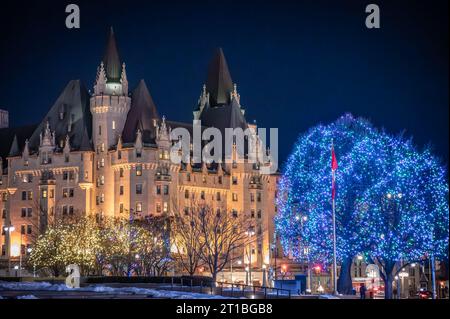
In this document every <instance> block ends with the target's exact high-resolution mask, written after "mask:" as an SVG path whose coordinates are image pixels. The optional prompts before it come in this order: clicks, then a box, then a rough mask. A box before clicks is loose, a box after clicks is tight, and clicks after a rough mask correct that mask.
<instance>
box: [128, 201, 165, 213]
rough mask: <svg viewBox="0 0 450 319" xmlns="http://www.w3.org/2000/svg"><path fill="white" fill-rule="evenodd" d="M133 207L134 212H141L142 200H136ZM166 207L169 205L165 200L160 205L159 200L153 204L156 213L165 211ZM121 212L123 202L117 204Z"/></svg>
mask: <svg viewBox="0 0 450 319" xmlns="http://www.w3.org/2000/svg"><path fill="white" fill-rule="evenodd" d="M135 209H136V213H142V210H143V204H142V202H136V205H135ZM168 209H169V205H168V203H167V202H164V203H162V205H161V203H160V202H157V203H156V204H155V210H156V212H157V213H161V212H164V213H167V211H168ZM123 212H125V207H124V204H123V203H120V204H119V213H121V214H122V213H123Z"/></svg>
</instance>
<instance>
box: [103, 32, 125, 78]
mask: <svg viewBox="0 0 450 319" xmlns="http://www.w3.org/2000/svg"><path fill="white" fill-rule="evenodd" d="M103 64H104V67H105V71H106V79H107V82H115V83H118V82H120V75H121V72H122V63H121V62H120V56H119V50H118V49H117V44H116V37H115V35H114V30H113V28H112V27H111V29H110V32H109V35H108V41H107V44H106V49H105V55H104V56H103Z"/></svg>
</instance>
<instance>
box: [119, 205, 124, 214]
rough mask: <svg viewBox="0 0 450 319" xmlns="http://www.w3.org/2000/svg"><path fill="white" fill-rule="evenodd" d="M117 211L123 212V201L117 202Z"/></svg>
mask: <svg viewBox="0 0 450 319" xmlns="http://www.w3.org/2000/svg"><path fill="white" fill-rule="evenodd" d="M119 213H121V214H122V213H123V203H120V204H119Z"/></svg>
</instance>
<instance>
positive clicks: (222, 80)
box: [205, 48, 233, 107]
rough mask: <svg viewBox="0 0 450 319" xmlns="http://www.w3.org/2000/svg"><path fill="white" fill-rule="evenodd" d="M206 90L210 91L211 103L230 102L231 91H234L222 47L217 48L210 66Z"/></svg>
mask: <svg viewBox="0 0 450 319" xmlns="http://www.w3.org/2000/svg"><path fill="white" fill-rule="evenodd" d="M205 84H206V90H207V91H208V93H209V97H210V105H211V106H213V107H214V106H217V105H222V104H227V103H229V102H230V93H231V92H232V91H233V81H232V80H231V75H230V71H229V70H228V64H227V61H226V59H225V56H224V54H223V50H222V48H219V49H217V50H216V52H215V54H214V57H213V59H212V60H211V62H210V64H209V68H208V76H207V80H206V83H205Z"/></svg>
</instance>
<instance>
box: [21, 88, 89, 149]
mask: <svg viewBox="0 0 450 319" xmlns="http://www.w3.org/2000/svg"><path fill="white" fill-rule="evenodd" d="M47 121H48V123H49V125H50V130H51V131H52V132H53V131H54V132H55V143H56V146H58V145H60V143H61V141H65V139H66V136H67V135H69V141H70V148H71V149H72V150H92V146H91V142H90V140H91V133H92V115H91V111H90V109H89V94H88V91H87V90H86V88H85V87H84V85H83V84H81V82H80V80H72V81H70V82H69V83H68V84H67V85H66V87H65V88H64V90H63V91H62V93H61V94H60V95H59V97H58V99H57V100H56V102H55V103H54V104H53V106H52V107H51V108H50V111H49V112H48V113H47V115H46V116H45V117H44V119H43V120H42V122H41V123H40V124H39V125H38V126H37V128H36V129H35V130H34V132H33V134H32V135H31V137H30V138H29V140H30V141H29V142H30V143H29V148H30V151H31V152H36V151H38V149H39V144H40V134H41V132H42V131H43V130H44V128H45V127H46V125H47ZM62 145H64V143H63V144H62ZM22 149H23V148H22ZM22 149H21V150H22Z"/></svg>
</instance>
